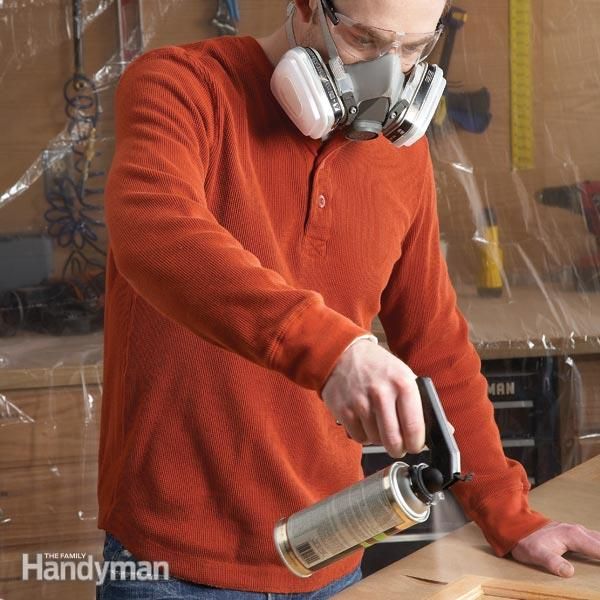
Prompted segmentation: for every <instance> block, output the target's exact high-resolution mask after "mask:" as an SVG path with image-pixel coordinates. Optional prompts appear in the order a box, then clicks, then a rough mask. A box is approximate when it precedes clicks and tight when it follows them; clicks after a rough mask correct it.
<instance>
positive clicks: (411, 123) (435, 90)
mask: <svg viewBox="0 0 600 600" xmlns="http://www.w3.org/2000/svg"><path fill="white" fill-rule="evenodd" d="M295 8H296V6H295V3H294V2H291V3H290V5H289V6H288V18H287V22H286V31H287V37H288V43H289V45H290V48H291V49H290V50H288V51H287V52H286V53H285V54H284V55H283V57H282V59H281V61H280V62H279V64H278V65H277V67H276V68H275V71H274V73H273V77H272V78H271V91H272V92H273V95H274V96H275V98H277V100H278V102H279V103H280V104H281V106H282V108H283V109H284V110H285V112H286V113H287V115H288V116H289V118H290V119H291V120H292V121H293V122H294V124H295V125H296V126H297V127H298V129H300V131H301V132H302V133H303V134H304V135H306V136H309V137H311V138H313V139H325V138H327V137H328V135H329V134H330V133H331V132H332V131H334V130H336V129H339V128H344V129H345V135H346V137H347V138H348V139H352V140H371V139H374V138H376V137H377V136H379V135H380V134H381V133H383V135H384V136H385V137H386V138H387V139H389V140H390V141H391V142H392V143H393V144H394V145H395V146H410V145H411V144H413V143H415V142H416V141H417V140H418V139H419V138H421V137H422V136H423V135H424V134H425V131H426V130H427V127H428V126H429V123H430V122H431V120H432V118H433V115H434V113H435V111H436V109H437V106H438V104H439V102H440V99H441V97H442V94H443V92H444V88H445V86H446V80H445V79H444V75H443V73H442V70H441V69H440V68H439V67H438V66H437V65H430V64H427V63H426V62H424V61H423V58H424V57H426V56H427V55H428V54H429V52H430V51H431V49H432V48H433V46H434V45H435V43H436V42H437V39H438V38H439V35H440V32H441V25H438V28H437V29H436V31H435V32H431V33H430V34H398V33H396V32H389V31H386V30H382V29H378V28H375V27H370V28H368V30H369V31H368V32H366V28H365V26H363V25H360V24H358V23H356V22H354V21H353V20H352V19H350V18H349V17H346V16H345V15H342V14H340V13H337V12H335V10H334V9H333V7H332V5H331V2H329V1H326V0H319V3H318V8H317V10H318V13H319V20H320V24H321V29H322V31H323V37H324V39H325V43H326V45H327V51H328V54H329V60H328V61H327V62H325V61H324V60H323V58H322V57H321V56H320V54H319V53H318V52H317V51H316V50H314V49H313V48H304V47H299V46H298V45H297V43H296V39H295V36H294V31H293V25H292V21H293V15H294V11H295ZM326 12H327V16H326V15H325V13H326ZM328 18H329V19H330V20H331V22H332V23H333V30H334V32H335V36H336V39H337V43H338V44H340V45H341V44H344V48H345V49H346V48H349V47H352V48H354V50H353V51H352V52H351V54H352V55H353V56H356V57H357V62H356V63H353V64H344V63H343V62H342V59H341V58H340V55H339V53H338V48H337V46H336V42H335V41H334V37H333V36H332V33H331V32H330V30H329V26H328V23H327V19H328ZM374 30H375V33H373V31H374ZM365 34H367V35H368V36H369V37H368V40H367V42H361V43H362V44H363V46H364V50H363V46H361V45H360V44H359V46H358V49H356V43H355V40H364V39H365ZM357 36H358V37H357ZM360 36H363V37H362V38H361V37H360ZM411 36H412V37H411ZM351 44H354V45H352V46H351ZM411 44H412V45H411ZM393 47H396V48H399V49H400V51H399V52H390V50H391V48H393ZM411 52H412V53H413V55H415V53H419V55H418V57H417V59H416V60H415V64H414V66H411V68H410V70H409V71H408V73H406V74H405V73H404V72H403V66H404V63H403V60H404V58H405V56H406V55H410V53H411Z"/></svg>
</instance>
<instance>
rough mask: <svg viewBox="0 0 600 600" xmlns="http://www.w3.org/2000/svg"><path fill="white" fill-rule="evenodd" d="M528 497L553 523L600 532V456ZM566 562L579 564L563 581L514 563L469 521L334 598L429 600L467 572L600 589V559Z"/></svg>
mask: <svg viewBox="0 0 600 600" xmlns="http://www.w3.org/2000/svg"><path fill="white" fill-rule="evenodd" d="M530 498H531V505H532V506H533V508H534V509H536V510H539V511H541V512H542V513H544V514H546V515H547V516H549V517H550V518H552V519H555V520H557V521H564V522H576V523H581V524H583V525H585V526H586V527H589V528H591V529H596V530H600V510H599V507H600V456H598V457H596V458H593V459H591V460H589V461H587V462H585V463H583V464H582V465H579V466H578V467H575V468H574V469H571V470H570V471H567V472H566V473H563V474H562V475H560V476H558V477H556V478H555V479H552V480H550V481H548V482H546V483H544V484H542V485H540V486H539V487H537V488H535V489H534V490H532V491H531V496H530ZM408 531H409V532H410V530H408ZM566 558H568V560H569V561H571V562H573V564H574V565H575V575H574V577H572V578H570V579H560V578H558V577H556V576H554V575H550V574H548V573H546V572H544V571H541V570H539V569H536V568H533V567H528V566H526V565H522V564H520V563H517V562H516V561H514V560H512V559H507V558H498V557H496V556H495V555H494V554H493V553H492V550H491V548H490V547H489V545H488V543H487V542H486V540H485V538H484V537H483V534H482V533H481V531H480V529H479V528H478V527H477V526H476V525H475V524H474V523H470V524H469V525H465V526H464V527H462V528H460V529H458V530H456V531H455V532H453V533H451V534H449V535H447V536H446V537H443V538H441V539H440V540H438V541H436V542H433V543H431V544H429V545H428V546H426V547H425V548H422V549H421V550H418V551H417V552H415V553H413V554H411V555H410V556H407V557H406V558H403V559H401V560H399V561H397V562H395V563H393V564H391V565H389V566H388V567H386V568H385V569H382V570H380V571H377V572H376V573H373V574H372V575H370V576H369V577H365V579H363V580H362V581H360V582H358V583H356V584H354V585H353V586H351V587H349V588H348V589H346V590H344V591H343V592H342V593H340V594H338V595H336V596H335V597H336V599H337V598H339V599H340V600H354V599H358V598H377V600H386V599H387V598H389V599H390V600H391V599H392V598H393V599H394V600H398V598H407V599H410V600H425V599H426V598H428V597H430V596H431V595H433V594H434V593H435V592H437V591H439V590H440V589H442V585H445V584H447V583H450V582H452V581H456V580H457V579H460V578H461V577H463V576H464V575H468V574H473V575H482V576H486V577H497V578H502V579H512V580H517V581H528V582H540V583H546V584H552V585H553V586H561V585H562V586H567V587H568V586H580V587H586V588H590V589H592V590H600V561H596V560H588V559H585V558H582V557H577V556H576V555H574V554H569V555H566Z"/></svg>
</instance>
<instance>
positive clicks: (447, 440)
mask: <svg viewBox="0 0 600 600" xmlns="http://www.w3.org/2000/svg"><path fill="white" fill-rule="evenodd" d="M416 381H417V386H418V388H419V393H420V395H421V402H422V405H423V414H424V417H425V425H426V444H427V447H428V448H429V450H430V452H431V465H427V464H425V463H421V464H418V465H415V466H409V465H407V464H406V463H404V462H402V461H397V462H394V463H393V464H391V465H389V466H388V467H386V468H385V469H382V470H381V471H378V472H377V473H374V474H373V475H370V476H369V477H366V478H365V479H363V480H362V481H359V482H358V483H355V484H354V485H352V486H350V487H349V488H346V489H344V490H342V491H340V492H338V493H337V494H334V495H333V496H330V497H329V498H325V499H324V500H321V501H320V502H317V503H316V504H314V505H313V506H310V507H308V508H305V509H304V510H301V511H299V512H297V513H295V514H293V515H291V516H290V517H287V518H284V519H281V520H280V521H278V523H277V524H276V525H275V529H274V532H273V538H274V541H275V546H276V548H277V551H278V553H279V556H280V557H281V560H282V561H283V563H284V564H285V565H286V566H287V567H288V568H289V569H290V571H292V573H294V574H295V575H298V576H299V577H310V575H312V574H313V573H314V572H315V571H318V570H319V569H322V568H323V567H326V566H327V565H329V564H331V563H332V562H335V561H336V560H339V559H340V558H342V557H344V556H347V555H348V554H350V553H352V552H355V551H356V550H359V549H360V548H364V547H368V546H371V545H373V544H374V543H376V542H378V541H381V540H382V539H384V538H385V537H387V536H389V535H393V534H395V533H398V532H400V531H403V530H404V529H407V528H409V527H412V526H413V525H415V524H416V523H422V522H423V521H426V520H427V518H428V517H429V514H430V511H431V505H432V504H436V503H437V502H438V501H439V500H441V499H442V498H443V490H445V489H448V488H449V487H450V486H451V485H453V484H454V483H456V482H457V481H466V480H469V479H470V478H471V476H470V475H468V476H462V475H461V473H460V452H459V450H458V447H457V445H456V441H455V439H454V435H453V434H452V433H451V432H450V429H449V428H448V422H447V420H446V416H445V414H444V409H443V408H442V405H441V402H440V400H439V398H438V395H437V392H436V390H435V387H434V386H433V383H432V381H431V379H429V378H428V377H418V378H417V380H416Z"/></svg>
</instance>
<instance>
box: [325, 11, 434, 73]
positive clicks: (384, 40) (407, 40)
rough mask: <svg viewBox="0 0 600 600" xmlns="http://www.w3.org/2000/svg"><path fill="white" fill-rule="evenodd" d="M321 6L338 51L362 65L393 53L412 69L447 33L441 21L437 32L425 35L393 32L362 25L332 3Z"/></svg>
mask: <svg viewBox="0 0 600 600" xmlns="http://www.w3.org/2000/svg"><path fill="white" fill-rule="evenodd" d="M321 4H322V6H323V11H324V12H325V14H326V15H327V17H328V20H329V21H330V22H331V26H330V27H329V31H330V32H331V36H332V38H333V40H334V42H335V45H336V47H337V48H338V51H344V52H347V53H348V54H349V55H351V56H352V57H354V58H356V59H357V60H361V61H367V60H375V59H376V58H379V57H380V56H383V55H384V54H387V53H388V52H390V51H392V50H394V51H395V52H396V53H397V54H398V55H399V57H400V60H401V61H402V64H403V65H404V66H408V67H412V66H414V65H416V64H417V63H419V62H422V61H424V60H425V59H426V58H427V57H428V56H429V55H430V54H431V51H432V50H433V48H434V46H435V45H436V43H437V41H438V40H439V38H440V35H441V34H442V31H443V29H444V25H443V23H442V22H441V21H440V22H439V23H438V25H437V28H436V29H435V31H430V32H426V33H406V32H398V31H390V30H388V29H381V28H379V27H373V26H371V25H365V24H363V23H359V22H358V21H355V20H354V19H351V18H350V17H347V16H346V15H343V14H341V13H339V12H337V11H336V10H335V9H334V7H333V4H332V2H331V0H321Z"/></svg>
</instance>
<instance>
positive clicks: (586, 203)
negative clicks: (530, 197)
mask: <svg viewBox="0 0 600 600" xmlns="http://www.w3.org/2000/svg"><path fill="white" fill-rule="evenodd" d="M537 200H538V202H540V203H541V204H544V205H545V206H556V207H559V208H565V209H567V210H569V211H571V212H574V213H576V214H580V215H583V218H584V219H585V224H586V226H587V228H588V231H589V232H590V233H591V234H592V235H594V236H595V237H596V252H595V253H594V254H592V255H590V256H585V257H582V258H581V259H579V260H578V261H577V263H576V264H575V268H576V269H577V273H576V281H577V285H578V287H580V288H581V289H582V290H583V291H596V292H600V181H583V182H581V183H577V184H575V185H565V186H560V187H549V188H545V189H543V190H542V191H540V192H538V195H537Z"/></svg>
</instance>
